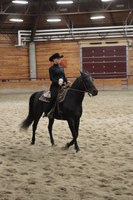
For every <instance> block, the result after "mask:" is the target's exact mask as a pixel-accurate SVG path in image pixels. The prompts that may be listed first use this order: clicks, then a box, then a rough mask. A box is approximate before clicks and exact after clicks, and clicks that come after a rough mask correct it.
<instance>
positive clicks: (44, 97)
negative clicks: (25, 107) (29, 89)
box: [39, 90, 51, 102]
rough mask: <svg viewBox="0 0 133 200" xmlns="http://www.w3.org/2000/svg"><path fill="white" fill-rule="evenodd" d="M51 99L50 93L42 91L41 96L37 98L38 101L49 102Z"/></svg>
mask: <svg viewBox="0 0 133 200" xmlns="http://www.w3.org/2000/svg"><path fill="white" fill-rule="evenodd" d="M50 98H51V94H50V91H49V90H48V91H44V92H43V94H42V95H41V96H40V97H39V100H40V101H44V102H49V101H50Z"/></svg>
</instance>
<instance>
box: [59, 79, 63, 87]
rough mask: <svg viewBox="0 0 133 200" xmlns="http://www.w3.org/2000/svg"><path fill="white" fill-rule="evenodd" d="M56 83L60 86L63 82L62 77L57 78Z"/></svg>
mask: <svg viewBox="0 0 133 200" xmlns="http://www.w3.org/2000/svg"><path fill="white" fill-rule="evenodd" d="M58 84H59V85H60V86H62V84H63V79H62V78H60V79H59V80H58Z"/></svg>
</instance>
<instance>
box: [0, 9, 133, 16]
mask: <svg viewBox="0 0 133 200" xmlns="http://www.w3.org/2000/svg"><path fill="white" fill-rule="evenodd" d="M130 11H131V9H121V10H99V11H87V12H67V13H57V12H45V14H44V13H42V14H41V16H42V17H43V16H48V15H50V16H51V15H55V16H66V15H67V16H68V15H85V14H96V13H97V14H100V13H117V12H119V13H122V12H130ZM0 15H12V16H28V17H34V16H35V17H37V16H38V15H39V13H36V14H29V13H28V14H27V13H7V12H6V13H3V12H0Z"/></svg>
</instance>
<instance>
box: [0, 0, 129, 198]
mask: <svg viewBox="0 0 133 200" xmlns="http://www.w3.org/2000/svg"><path fill="white" fill-rule="evenodd" d="M18 3H19V4H18ZM24 3H25V4H24ZM67 3H69V4H67ZM0 9H1V12H0V25H1V29H0V138H1V142H0V200H133V12H132V10H133V2H132V1H131V0H126V1H125V0H93V1H90V0H73V1H66V0H64V1H63V2H60V1H56V0H45V1H43V0H38V1H36V0H27V1H24V0H23V1H19V2H17V1H16V0H15V1H12V0H1V3H0ZM53 17H55V19H56V20H57V19H58V22H55V21H52V22H51V19H53ZM16 20H18V21H16ZM53 20H54V19H53ZM54 53H59V54H60V55H64V57H63V58H62V59H61V63H60V65H61V66H62V67H63V68H64V71H65V74H66V77H67V78H68V80H69V81H71V83H72V84H73V82H74V81H75V80H76V79H77V78H78V77H79V76H81V73H82V72H83V73H85V74H88V73H89V74H90V75H91V77H92V79H90V80H91V81H93V84H94V85H95V87H96V88H97V90H98V94H97V95H96V96H91V95H89V94H88V92H86V90H85V91H83V92H85V96H84V99H83V102H82V107H83V113H82V116H81V118H80V126H79V135H78V138H77V142H78V145H79V148H80V151H78V152H76V151H75V148H74V145H72V146H71V147H70V148H69V149H66V148H65V147H66V144H67V143H68V142H69V141H71V140H72V134H71V131H70V128H69V126H68V123H67V121H65V120H57V119H55V122H54V125H53V137H54V141H55V145H53V146H52V145H51V142H50V136H49V132H48V117H43V115H42V117H41V118H40V121H39V123H38V127H37V131H36V143H35V145H31V138H32V125H31V126H30V127H29V129H28V130H27V131H24V130H21V129H20V125H21V123H22V121H23V120H24V119H25V118H26V117H27V115H28V112H29V98H30V96H31V95H32V94H33V93H34V92H36V91H43V90H46V91H47V90H49V88H50V84H51V81H50V78H49V67H50V66H51V65H52V64H51V62H50V61H49V58H50V56H51V55H53V54H54ZM68 90H69V89H68ZM71 98H73V96H72V97H71Z"/></svg>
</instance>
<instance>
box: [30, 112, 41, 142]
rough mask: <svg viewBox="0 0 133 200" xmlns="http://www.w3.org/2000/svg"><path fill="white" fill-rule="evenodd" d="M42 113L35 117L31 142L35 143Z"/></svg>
mask: <svg viewBox="0 0 133 200" xmlns="http://www.w3.org/2000/svg"><path fill="white" fill-rule="evenodd" d="M41 115H42V114H40V115H39V116H37V117H36V118H35V119H34V123H33V125H32V140H31V144H35V135H36V129H37V124H38V122H39V119H40V117H41Z"/></svg>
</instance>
